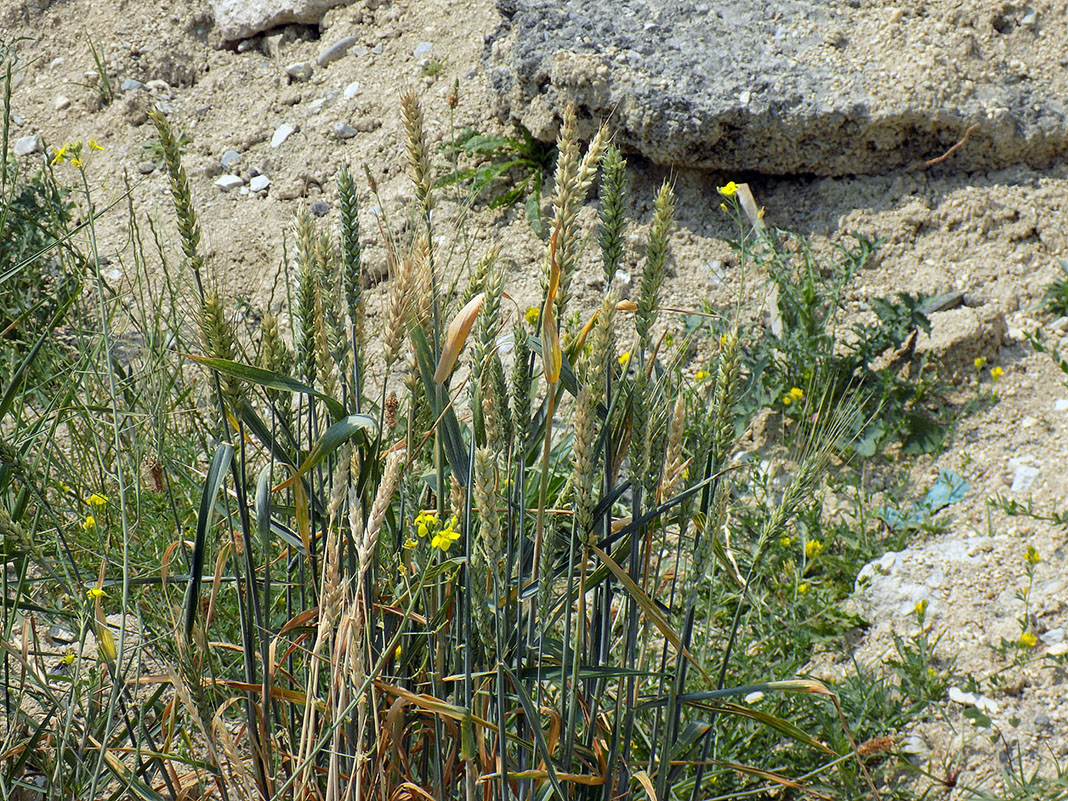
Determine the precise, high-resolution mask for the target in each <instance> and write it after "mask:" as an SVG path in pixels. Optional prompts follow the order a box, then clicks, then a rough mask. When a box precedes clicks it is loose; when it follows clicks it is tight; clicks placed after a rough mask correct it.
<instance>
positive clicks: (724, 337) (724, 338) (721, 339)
mask: <svg viewBox="0 0 1068 801" xmlns="http://www.w3.org/2000/svg"><path fill="white" fill-rule="evenodd" d="M726 344H727V335H726V334H720V335H719V346H720V347H721V348H722V347H723V346H724V345H726Z"/></svg>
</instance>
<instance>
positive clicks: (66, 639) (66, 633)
mask: <svg viewBox="0 0 1068 801" xmlns="http://www.w3.org/2000/svg"><path fill="white" fill-rule="evenodd" d="M48 636H49V637H51V638H52V642H61V643H71V642H74V641H75V640H76V639H78V638H77V635H75V633H74V632H73V631H71V630H70V629H66V628H63V626H52V628H50V629H49V630H48Z"/></svg>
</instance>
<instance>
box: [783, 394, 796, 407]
mask: <svg viewBox="0 0 1068 801" xmlns="http://www.w3.org/2000/svg"><path fill="white" fill-rule="evenodd" d="M793 402H794V399H793V398H791V397H790V396H789V395H783V396H782V405H783V406H789V405H790V404H791V403H793Z"/></svg>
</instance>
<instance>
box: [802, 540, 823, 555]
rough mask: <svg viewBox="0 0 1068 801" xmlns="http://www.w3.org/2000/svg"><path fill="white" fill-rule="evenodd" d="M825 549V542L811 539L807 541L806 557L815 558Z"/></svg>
mask: <svg viewBox="0 0 1068 801" xmlns="http://www.w3.org/2000/svg"><path fill="white" fill-rule="evenodd" d="M822 550H823V543H822V542H820V541H819V540H809V541H808V542H806V543H805V558H806V559H815V558H816V557H817V556H819V555H820V552H821V551H822Z"/></svg>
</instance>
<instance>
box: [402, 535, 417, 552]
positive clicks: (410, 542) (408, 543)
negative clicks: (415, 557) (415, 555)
mask: <svg viewBox="0 0 1068 801" xmlns="http://www.w3.org/2000/svg"><path fill="white" fill-rule="evenodd" d="M418 544H419V543H418V542H416V541H415V540H413V539H412V538H411V537H408V539H406V540H405V541H404V547H405V548H407V549H408V550H409V551H410V550H411V549H412V548H414V547H415V546H416V545H418Z"/></svg>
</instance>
